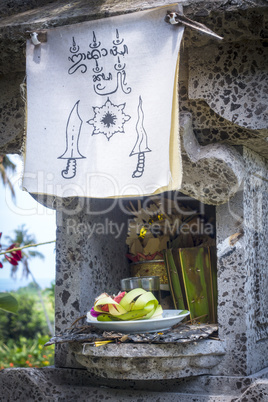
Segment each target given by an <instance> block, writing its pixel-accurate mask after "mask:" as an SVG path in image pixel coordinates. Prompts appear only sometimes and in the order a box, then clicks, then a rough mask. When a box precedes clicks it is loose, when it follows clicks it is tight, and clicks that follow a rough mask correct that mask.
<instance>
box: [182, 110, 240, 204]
mask: <svg viewBox="0 0 268 402" xmlns="http://www.w3.org/2000/svg"><path fill="white" fill-rule="evenodd" d="M180 135H181V139H182V141H181V149H182V160H183V182H182V187H181V191H182V192H183V193H184V194H187V195H189V196H191V197H193V198H196V199H198V200H200V201H202V202H203V203H205V204H212V205H216V204H222V203H225V202H227V201H228V200H229V199H230V198H231V197H232V196H233V195H234V194H235V193H236V192H237V190H238V188H239V186H240V185H241V182H242V180H243V176H244V162H243V158H242V157H241V155H239V153H238V152H236V151H235V150H234V149H233V148H231V147H230V146H227V145H220V144H211V145H206V146H200V145H199V144H198V142H197V140H196V137H195V135H194V133H193V127H192V118H191V115H189V114H186V113H182V114H181V116H180Z"/></svg>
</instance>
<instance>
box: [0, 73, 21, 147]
mask: <svg viewBox="0 0 268 402" xmlns="http://www.w3.org/2000/svg"><path fill="white" fill-rule="evenodd" d="M23 78H24V76H23V74H21V73H16V74H10V75H9V76H8V80H7V79H6V78H5V77H3V76H1V75H0V93H1V98H0V149H1V152H2V153H16V152H18V150H19V149H20V148H21V146H22V139H23V133H24V118H25V116H24V103H23V101H22V98H21V96H20V84H21V83H22V82H23ZM7 138H8V142H7Z"/></svg>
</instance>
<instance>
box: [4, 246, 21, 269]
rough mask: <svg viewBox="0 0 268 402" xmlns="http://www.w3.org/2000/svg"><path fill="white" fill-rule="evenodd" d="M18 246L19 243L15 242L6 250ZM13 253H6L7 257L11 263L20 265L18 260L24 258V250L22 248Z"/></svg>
mask: <svg viewBox="0 0 268 402" xmlns="http://www.w3.org/2000/svg"><path fill="white" fill-rule="evenodd" d="M16 247H18V245H17V244H15V243H13V244H11V246H9V247H8V248H7V249H6V251H8V250H12V249H13V248H16ZM10 254H11V255H8V254H5V257H6V259H7V260H8V262H10V264H11V265H18V262H19V261H20V260H21V259H22V252H21V250H17V251H11V253H10Z"/></svg>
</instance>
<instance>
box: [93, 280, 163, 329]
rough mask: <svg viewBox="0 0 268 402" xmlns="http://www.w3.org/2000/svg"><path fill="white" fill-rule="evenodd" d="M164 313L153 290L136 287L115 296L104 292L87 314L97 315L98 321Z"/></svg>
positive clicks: (137, 317) (137, 318)
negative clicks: (148, 290)
mask: <svg viewBox="0 0 268 402" xmlns="http://www.w3.org/2000/svg"><path fill="white" fill-rule="evenodd" d="M162 313H163V309H162V307H161V305H160V304H159V302H158V300H157V299H156V298H155V296H154V295H153V294H152V293H151V292H147V291H146V290H144V289H141V288H136V289H133V290H131V291H130V292H119V293H118V295H117V296H114V297H112V296H109V295H108V294H107V293H102V294H101V295H100V296H98V297H97V298H96V300H95V303H94V307H93V308H92V309H91V310H90V311H89V312H88V313H87V315H88V318H90V316H93V317H97V320H98V321H129V320H147V319H151V318H156V317H157V318H160V317H161V316H162Z"/></svg>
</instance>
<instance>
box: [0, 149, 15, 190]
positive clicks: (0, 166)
mask: <svg viewBox="0 0 268 402" xmlns="http://www.w3.org/2000/svg"><path fill="white" fill-rule="evenodd" d="M8 171H11V173H14V172H15V171H16V165H15V164H14V163H13V162H11V160H10V159H9V157H8V156H6V155H0V177H1V180H2V183H3V185H4V186H7V187H8V188H9V189H10V191H11V195H12V197H13V198H15V190H14V187H13V185H12V183H11V181H10V180H9V178H8V175H7V172H8Z"/></svg>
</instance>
